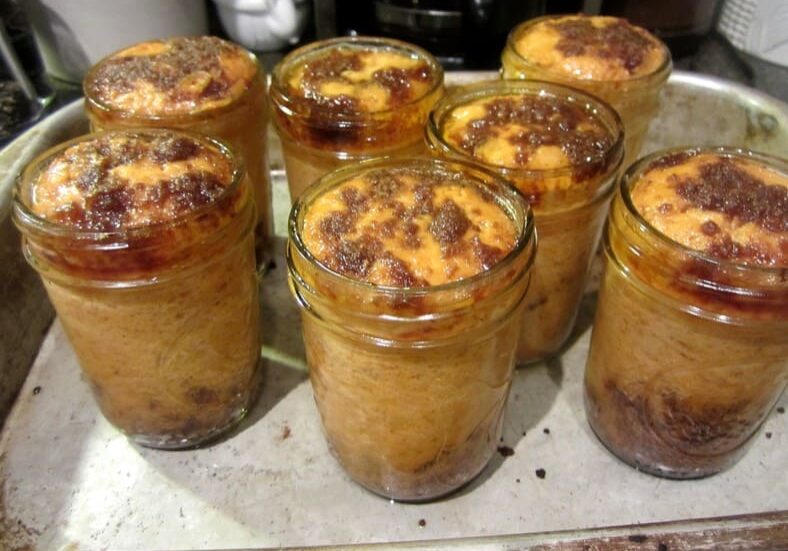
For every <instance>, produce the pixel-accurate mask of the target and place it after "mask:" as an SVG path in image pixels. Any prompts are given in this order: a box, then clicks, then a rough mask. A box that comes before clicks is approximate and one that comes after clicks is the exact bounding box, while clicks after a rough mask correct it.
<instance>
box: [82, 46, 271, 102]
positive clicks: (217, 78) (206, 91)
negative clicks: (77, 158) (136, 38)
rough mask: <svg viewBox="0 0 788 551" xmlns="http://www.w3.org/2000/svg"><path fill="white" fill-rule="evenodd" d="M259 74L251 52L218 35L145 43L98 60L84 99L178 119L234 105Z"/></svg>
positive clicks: (92, 71)
mask: <svg viewBox="0 0 788 551" xmlns="http://www.w3.org/2000/svg"><path fill="white" fill-rule="evenodd" d="M257 71H258V67H257V64H256V63H255V61H254V60H253V58H252V57H250V55H249V53H248V52H246V51H245V50H243V49H242V48H240V47H239V46H236V45H235V44H232V43H230V42H226V41H224V40H221V39H219V38H216V37H211V36H201V37H182V38H172V39H169V40H162V41H158V40H157V41H150V42H143V43H140V44H137V45H135V46H132V47H130V48H127V49H125V50H122V51H120V52H118V53H115V54H113V55H112V56H110V57H108V58H105V59H104V60H103V61H101V62H99V63H98V64H97V65H96V66H95V67H94V68H93V69H92V70H91V72H90V73H89V74H88V76H87V77H86V79H85V95H86V96H87V97H90V98H91V99H93V100H95V101H97V102H98V103H100V104H101V105H103V106H104V107H106V108H108V109H112V110H118V111H123V112H126V113H134V114H135V115H148V116H156V115H179V114H192V113H195V112H200V111H209V110H212V109H216V108H219V107H223V106H224V105H228V104H230V103H232V102H233V101H234V100H235V99H237V98H238V97H240V96H241V95H242V94H243V93H244V92H245V91H246V90H247V89H248V88H249V87H250V86H251V84H252V83H253V81H254V77H255V75H256V73H257Z"/></svg>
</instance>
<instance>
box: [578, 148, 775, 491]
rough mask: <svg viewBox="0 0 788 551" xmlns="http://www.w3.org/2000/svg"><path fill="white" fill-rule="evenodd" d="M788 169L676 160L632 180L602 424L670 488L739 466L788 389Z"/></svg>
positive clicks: (605, 311) (721, 156)
mask: <svg viewBox="0 0 788 551" xmlns="http://www.w3.org/2000/svg"><path fill="white" fill-rule="evenodd" d="M786 242H788V164H786V162H785V161H784V160H780V159H777V158H774V157H767V156H764V155H760V154H756V153H751V152H746V151H741V150H733V149H700V150H699V149H693V150H684V151H682V150H671V151H666V152H665V151H663V152H659V153H656V154H654V155H651V156H648V157H646V158H645V159H642V160H641V161H639V162H638V163H637V164H635V165H634V166H632V167H631V168H630V169H629V170H628V171H627V173H626V175H625V176H624V177H623V178H622V183H621V186H620V191H619V193H618V195H617V196H616V198H615V200H614V201H613V206H612V208H611V214H610V220H609V222H608V225H607V229H606V232H605V240H604V247H605V255H606V265H605V272H604V277H603V281H602V286H601V289H600V295H599V303H598V307H597V311H596V319H595V321H594V329H593V334H592V338H591V348H590V353H589V356H588V363H587V365H586V374H585V398H586V413H587V416H588V421H589V423H590V424H591V427H592V428H593V430H594V432H595V433H596V434H597V436H598V437H599V439H600V440H601V441H602V442H603V443H604V444H605V445H606V446H607V447H608V448H609V449H610V451H612V452H613V453H614V454H615V455H617V456H618V457H619V458H620V459H622V460H624V461H625V462H627V463H629V464H630V465H633V466H635V467H637V468H638V469H640V470H643V471H646V472H648V473H651V474H655V475H658V476H665V477H669V478H698V477H703V476H708V475H711V474H714V473H717V472H719V471H721V470H723V469H726V468H728V467H730V466H731V465H733V464H734V463H735V462H736V461H737V460H738V459H739V458H740V457H741V456H742V455H743V454H744V452H745V450H746V449H747V446H748V443H749V442H750V440H751V437H752V436H753V435H754V434H755V432H756V431H757V429H758V427H759V426H760V425H761V423H762V422H763V420H764V419H765V418H766V416H767V414H768V413H769V411H770V410H771V408H772V406H773V405H774V403H775V402H776V401H777V399H778V398H779V397H780V394H781V393H782V392H783V390H784V389H785V386H786V382H788V339H787V338H786V336H787V335H788V283H786V270H788V256H786V249H785V243H786Z"/></svg>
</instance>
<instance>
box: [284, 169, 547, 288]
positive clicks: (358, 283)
mask: <svg viewBox="0 0 788 551" xmlns="http://www.w3.org/2000/svg"><path fill="white" fill-rule="evenodd" d="M419 166H420V167H432V168H437V169H438V170H442V171H452V167H455V168H454V170H453V171H454V172H458V171H459V170H458V169H459V168H460V167H461V170H462V171H464V172H466V173H467V172H470V173H471V174H474V173H475V174H479V175H483V176H484V178H486V179H487V180H488V181H481V180H480V178H479V177H478V176H477V177H476V178H475V181H476V182H477V183H478V185H484V186H488V187H492V186H495V188H494V189H495V191H496V193H494V196H495V198H496V201H500V200H501V199H503V200H504V201H506V202H507V203H508V204H507V205H505V206H504V205H502V204H501V203H498V204H499V206H500V207H501V208H502V209H503V210H504V212H505V213H506V214H507V216H509V218H510V219H512V218H513V217H514V216H515V214H514V212H513V210H514V209H518V207H519V208H520V209H522V212H523V223H522V228H520V231H519V234H518V236H517V240H516V241H515V244H514V247H512V249H511V250H510V251H509V252H508V253H507V254H506V256H504V257H503V258H502V259H500V260H499V261H498V262H497V263H496V264H495V265H494V266H492V267H491V268H490V269H488V270H484V271H481V272H479V273H477V274H474V275H473V276H471V277H467V278H463V279H458V280H455V281H450V282H448V283H443V284H440V285H430V286H424V287H394V286H387V285H377V284H374V283H371V282H368V281H362V280H359V279H355V278H352V277H349V276H346V275H343V274H340V273H339V272H336V271H334V270H332V269H331V268H329V267H328V266H326V265H325V264H323V263H322V262H320V261H319V260H318V259H317V258H316V257H315V256H314V255H313V254H312V253H311V251H309V249H308V248H307V247H306V244H305V243H304V242H303V240H302V239H301V232H300V227H299V218H300V215H301V213H302V212H303V211H304V210H305V209H306V208H308V207H309V205H310V204H311V201H312V200H313V199H315V198H317V197H318V196H319V195H322V194H323V193H325V192H326V191H328V190H329V189H331V188H333V187H336V186H338V185H341V184H342V183H343V182H345V181H347V179H348V178H349V177H350V176H352V175H355V174H361V173H363V172H366V171H369V170H373V169H376V168H385V167H419ZM496 188H497V189H496ZM288 234H289V237H290V244H291V245H292V246H294V247H295V249H296V250H297V251H298V253H299V254H300V255H301V256H302V257H303V258H304V259H306V261H307V262H308V263H309V264H311V265H314V266H317V267H318V269H319V270H320V273H321V275H325V276H328V277H329V278H330V279H331V280H333V281H336V282H339V283H340V284H342V285H345V286H350V287H351V288H355V289H363V290H367V291H372V292H374V293H377V294H382V295H388V296H396V297H398V298H406V299H407V298H415V297H425V296H428V295H433V294H438V293H441V292H445V291H453V290H456V289H460V288H462V287H465V286H473V285H475V284H476V283H478V282H480V281H484V280H485V279H487V278H489V277H494V276H495V275H496V274H498V273H500V272H502V271H503V270H505V269H506V268H507V267H508V266H510V265H511V264H512V263H513V262H514V261H515V260H516V259H517V258H518V256H519V255H520V254H521V253H522V252H523V251H524V250H525V249H526V248H527V247H528V245H529V244H531V243H534V245H535V243H536V230H535V227H534V215H533V210H532V209H531V206H530V204H529V203H528V201H526V199H525V197H524V196H523V195H522V194H521V193H520V192H519V191H518V190H517V189H516V188H515V187H514V186H512V185H511V184H509V183H508V182H507V181H506V180H504V179H503V178H501V177H500V176H498V175H497V174H495V173H494V172H493V171H491V170H489V169H486V168H484V167H481V166H478V165H475V164H472V163H468V162H465V161H455V160H451V161H445V160H441V159H434V158H429V157H417V158H413V157H398V156H387V157H378V158H374V159H369V160H365V161H361V162H359V163H356V164H354V165H351V166H347V167H344V168H340V169H338V170H335V171H334V172H331V173H329V174H327V175H325V176H323V177H321V178H319V179H318V180H316V181H315V182H314V183H313V184H312V185H311V186H309V188H307V190H306V191H305V192H304V193H302V194H301V195H300V196H299V197H298V199H297V200H296V202H295V204H294V205H293V208H292V209H291V211H290V216H289V218H288ZM534 249H535V247H534ZM534 256H535V255H534V252H532V253H531V257H530V258H529V259H528V262H527V263H526V267H525V270H526V271H527V270H528V269H529V268H530V267H531V265H532V264H533V262H534ZM288 258H290V255H288ZM289 264H290V266H289V267H290V272H291V274H293V275H299V274H298V273H297V270H296V269H295V267H294V266H293V264H292V262H290V261H289Z"/></svg>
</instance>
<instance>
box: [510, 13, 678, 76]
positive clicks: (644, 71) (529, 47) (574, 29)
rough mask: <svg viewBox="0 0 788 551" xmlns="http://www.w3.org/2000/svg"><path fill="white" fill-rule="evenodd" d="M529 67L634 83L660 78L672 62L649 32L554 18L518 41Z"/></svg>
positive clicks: (615, 21)
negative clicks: (659, 72)
mask: <svg viewBox="0 0 788 551" xmlns="http://www.w3.org/2000/svg"><path fill="white" fill-rule="evenodd" d="M514 46H515V50H516V51H517V53H518V54H520V55H521V56H522V57H524V58H525V59H527V60H528V61H529V62H531V63H534V64H535V65H538V66H540V67H543V68H545V69H548V70H550V71H556V72H559V73H563V74H566V75H568V76H571V77H573V78H578V79H590V80H628V79H631V78H637V77H640V76H644V75H649V74H652V73H654V72H656V71H657V70H658V69H659V68H660V67H662V66H663V65H664V63H665V60H666V58H667V56H668V53H667V49H666V48H665V46H664V45H663V44H662V43H661V42H660V41H659V40H657V39H656V38H655V37H654V36H653V35H651V34H650V33H649V32H648V31H646V30H645V29H642V28H640V27H636V26H634V25H632V24H630V23H629V22H627V21H626V20H624V19H619V18H616V17H604V16H585V15H571V16H566V17H557V18H548V19H544V20H542V21H540V22H539V23H536V24H535V25H533V26H529V27H527V28H526V29H525V30H524V31H523V32H522V33H521V34H520V35H519V36H517V37H516V38H515V42H514Z"/></svg>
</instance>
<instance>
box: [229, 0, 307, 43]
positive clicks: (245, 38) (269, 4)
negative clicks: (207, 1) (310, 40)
mask: <svg viewBox="0 0 788 551" xmlns="http://www.w3.org/2000/svg"><path fill="white" fill-rule="evenodd" d="M213 1H214V3H215V4H216V7H217V9H218V11H219V19H221V21H222V25H223V26H224V30H225V31H227V34H228V35H230V38H232V39H233V40H235V41H236V42H238V43H240V44H242V45H244V46H245V47H247V48H249V49H250V50H257V51H261V52H270V51H274V50H279V49H281V48H283V47H285V46H287V45H288V44H295V43H296V42H298V39H299V37H300V36H301V32H302V31H303V30H304V26H305V25H306V22H307V16H308V15H309V2H308V1H307V0H213Z"/></svg>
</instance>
